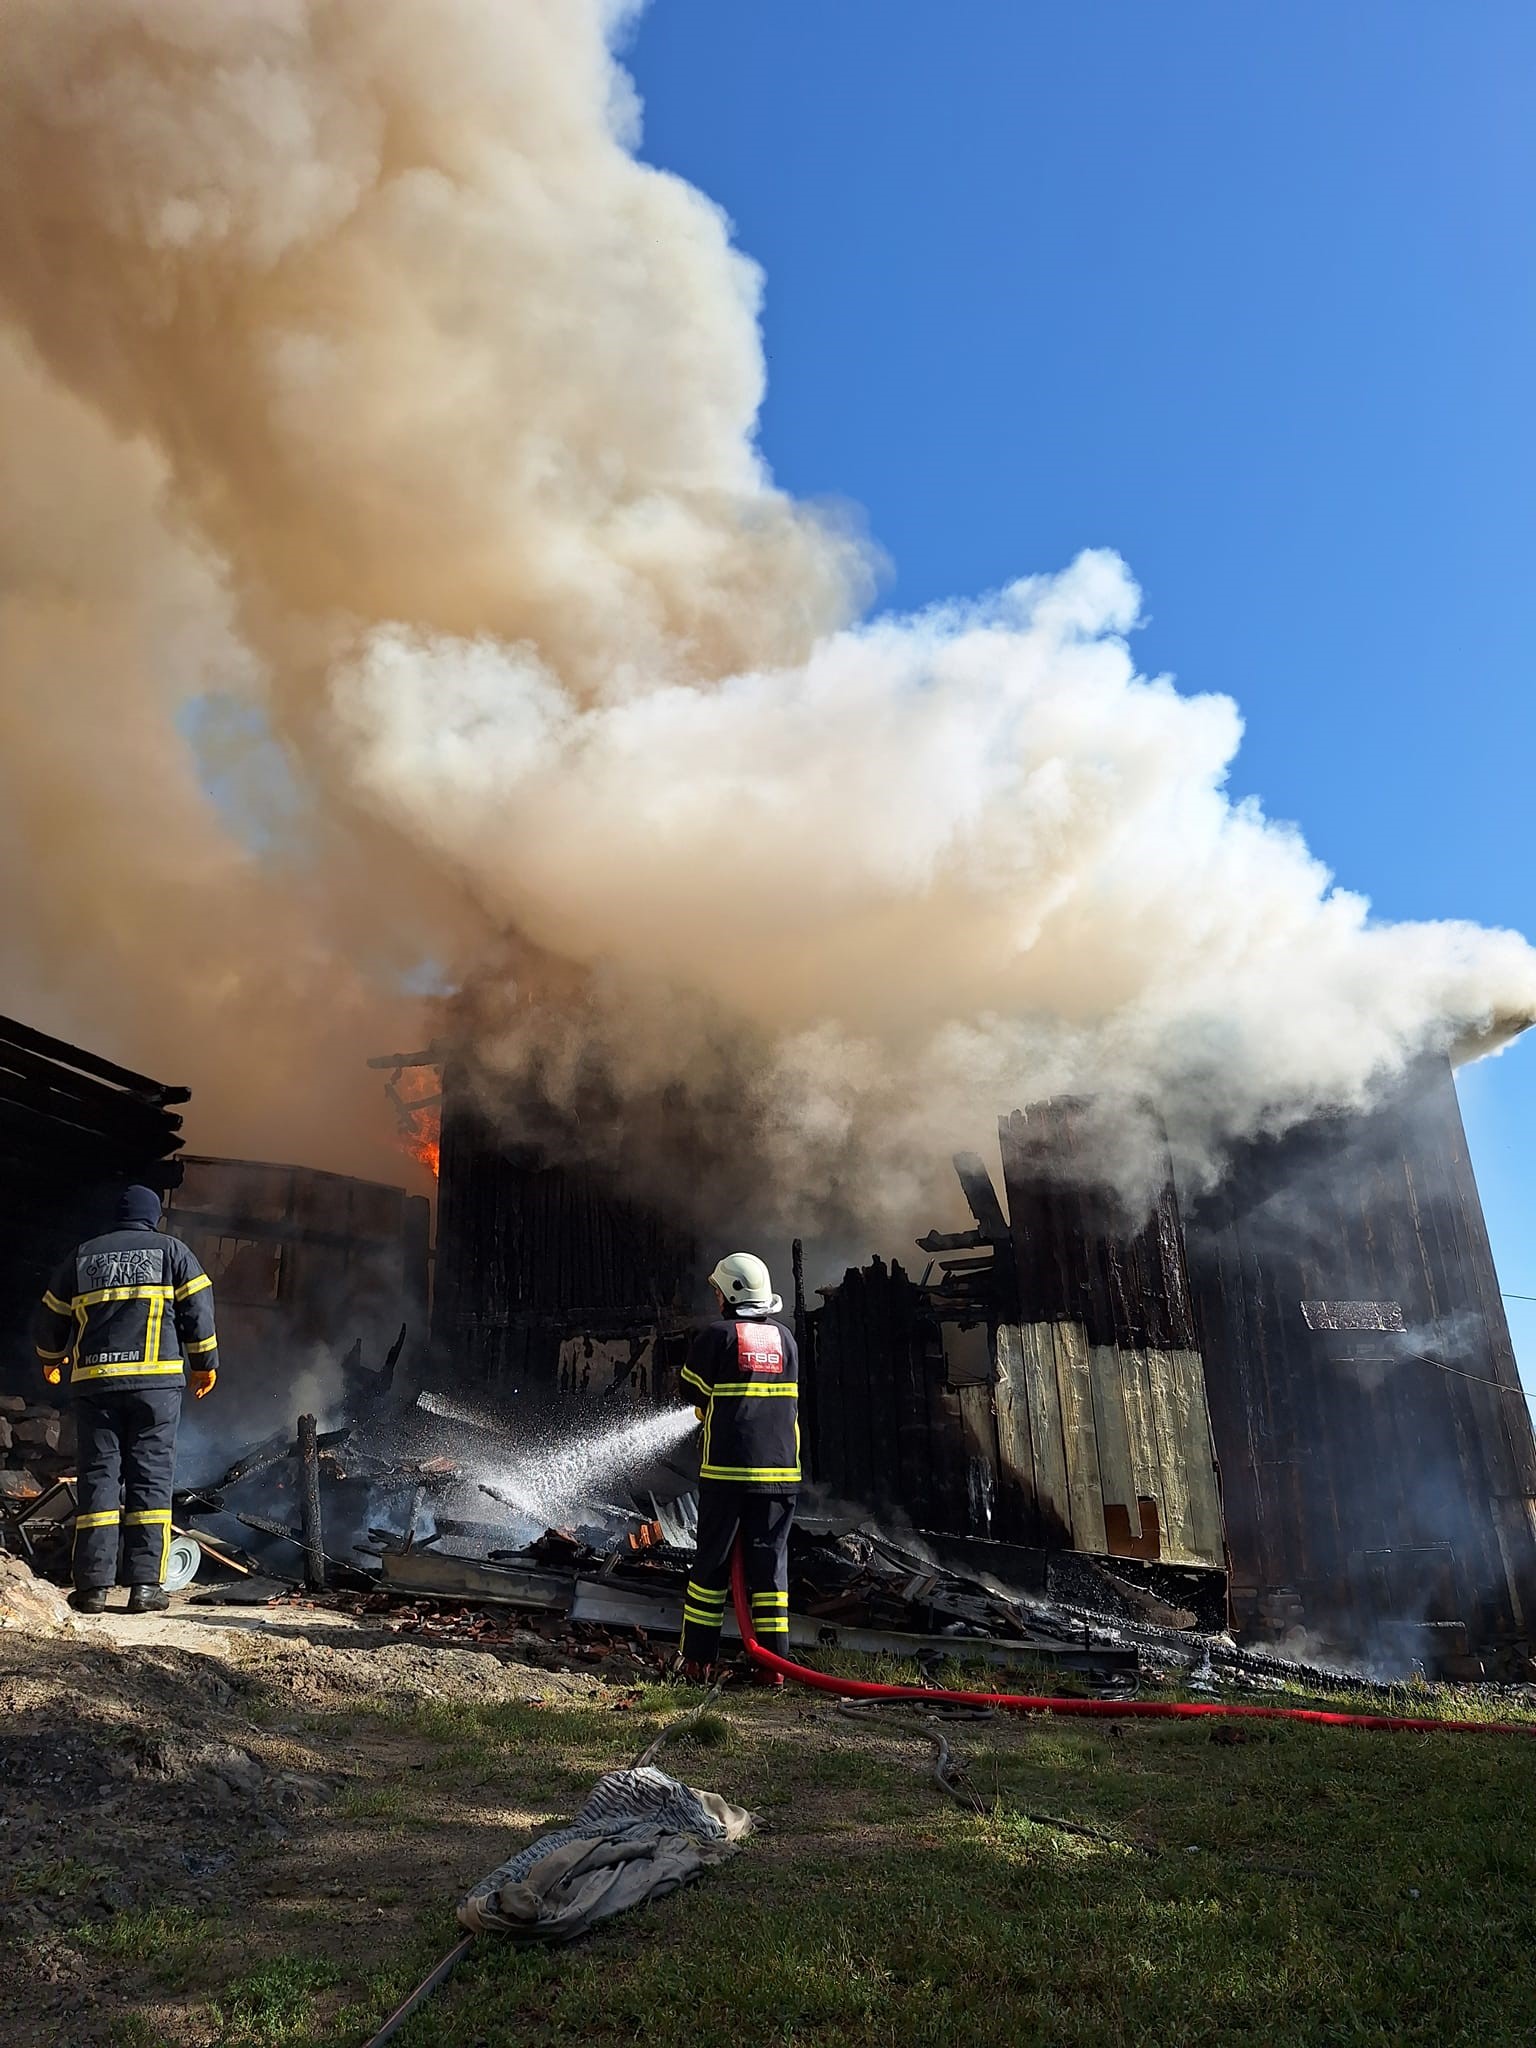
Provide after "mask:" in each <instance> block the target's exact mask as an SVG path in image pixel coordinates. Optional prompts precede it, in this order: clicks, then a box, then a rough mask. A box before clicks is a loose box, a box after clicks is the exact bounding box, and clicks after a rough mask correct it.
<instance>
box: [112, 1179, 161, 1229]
mask: <svg viewBox="0 0 1536 2048" xmlns="http://www.w3.org/2000/svg"><path fill="white" fill-rule="evenodd" d="M164 1206H165V1204H164V1203H163V1202H162V1201H161V1199H160V1197H159V1196H158V1195H157V1194H156V1193H155V1191H154V1189H153V1188H140V1187H134V1188H124V1189H123V1192H122V1193H121V1194H120V1195H119V1196H118V1198H117V1222H118V1228H119V1229H122V1230H130V1229H132V1227H133V1225H134V1224H135V1223H140V1224H143V1223H147V1224H149V1225H150V1227H151V1228H153V1227H154V1225H155V1224H157V1223H158V1222H159V1221H160V1211H161V1210H162V1209H163V1208H164Z"/></svg>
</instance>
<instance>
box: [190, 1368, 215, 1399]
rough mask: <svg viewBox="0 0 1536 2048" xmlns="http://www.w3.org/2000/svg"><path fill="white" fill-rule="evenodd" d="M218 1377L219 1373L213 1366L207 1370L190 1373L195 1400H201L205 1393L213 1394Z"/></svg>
mask: <svg viewBox="0 0 1536 2048" xmlns="http://www.w3.org/2000/svg"><path fill="white" fill-rule="evenodd" d="M217 1378H218V1374H217V1373H216V1372H215V1371H214V1370H213V1368H212V1367H211V1366H210V1367H209V1369H208V1371H207V1372H193V1373H188V1375H187V1379H188V1381H189V1383H190V1385H191V1388H192V1398H193V1400H194V1401H201V1399H202V1398H203V1396H204V1394H211V1393H212V1392H213V1383H214V1381H215V1380H216V1379H217Z"/></svg>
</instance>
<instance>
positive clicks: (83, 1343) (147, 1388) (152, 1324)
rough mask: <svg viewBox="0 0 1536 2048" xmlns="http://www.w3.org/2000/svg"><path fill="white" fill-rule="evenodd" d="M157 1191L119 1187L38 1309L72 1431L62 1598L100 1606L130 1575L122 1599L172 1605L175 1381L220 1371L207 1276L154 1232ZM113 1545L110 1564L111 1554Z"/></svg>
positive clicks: (197, 1389) (49, 1372)
mask: <svg viewBox="0 0 1536 2048" xmlns="http://www.w3.org/2000/svg"><path fill="white" fill-rule="evenodd" d="M159 1224H160V1197H159V1196H158V1195H157V1194H156V1193H155V1192H154V1190H153V1189H152V1188H139V1187H134V1188H128V1189H125V1191H124V1192H123V1194H122V1195H121V1196H120V1197H119V1199H118V1205H117V1228H116V1229H115V1230H109V1231H108V1232H107V1233H106V1234H105V1235H104V1236H102V1237H93V1238H89V1239H87V1241H86V1242H85V1243H84V1244H82V1245H81V1246H80V1247H79V1248H78V1249H77V1250H76V1251H74V1252H72V1253H71V1254H70V1256H69V1257H68V1258H67V1259H66V1260H65V1261H64V1263H63V1265H62V1266H60V1268H59V1270H58V1272H57V1273H55V1275H54V1276H53V1282H52V1285H51V1286H50V1287H49V1289H48V1292H47V1293H46V1294H45V1295H44V1296H43V1300H42V1306H41V1307H40V1308H39V1310H38V1313H37V1355H38V1357H39V1358H40V1359H41V1360H42V1363H43V1372H44V1375H45V1376H46V1377H47V1379H49V1380H50V1381H51V1382H52V1383H53V1385H54V1386H57V1385H58V1384H59V1382H60V1381H61V1379H62V1378H63V1376H64V1372H65V1369H66V1368H67V1369H68V1372H69V1390H70V1393H71V1394H72V1395H73V1396H74V1402H75V1421H76V1426H77V1430H78V1436H79V1452H78V1457H79V1476H78V1484H77V1491H78V1495H79V1512H78V1513H77V1515H76V1517H75V1550H74V1581H75V1590H74V1592H73V1594H72V1595H71V1596H70V1605H71V1606H72V1607H75V1608H78V1609H79V1611H80V1612H81V1613H82V1614H100V1613H101V1612H102V1610H103V1609H104V1608H105V1606H106V1604H107V1592H108V1589H109V1588H110V1587H111V1586H112V1585H114V1584H115V1583H116V1582H117V1579H118V1574H119V1570H120V1569H121V1573H122V1581H123V1583H124V1584H125V1585H126V1586H127V1587H128V1612H129V1613H130V1614H148V1613H150V1612H152V1611H154V1610H156V1609H158V1608H161V1607H166V1606H169V1604H170V1600H169V1596H168V1595H167V1594H166V1593H165V1592H164V1591H163V1590H162V1588H161V1585H160V1581H161V1580H162V1579H163V1578H164V1576H165V1561H166V1557H167V1555H168V1553H169V1551H170V1547H171V1482H172V1478H173V1476H174V1473H175V1467H176V1424H177V1422H178V1420H179V1419H180V1415H181V1394H182V1388H183V1387H184V1386H185V1385H187V1384H188V1382H190V1384H191V1387H192V1391H193V1393H194V1395H195V1396H196V1397H197V1399H198V1400H201V1399H202V1397H203V1396H204V1394H206V1393H208V1392H209V1391H210V1390H211V1389H212V1387H213V1383H214V1381H215V1379H216V1378H217V1377H218V1363H219V1352H218V1339H217V1338H216V1337H215V1335H214V1332H213V1283H212V1282H211V1281H210V1280H209V1278H208V1275H207V1274H206V1273H205V1272H204V1271H203V1269H202V1267H201V1266H200V1265H199V1264H198V1262H197V1260H196V1258H195V1257H194V1256H193V1254H192V1252H191V1251H190V1250H189V1248H188V1247H187V1246H186V1245H184V1244H183V1243H182V1241H181V1239H180V1238H179V1237H169V1236H165V1235H163V1234H162V1233H161V1231H160V1228H159ZM119 1547H121V1565H119Z"/></svg>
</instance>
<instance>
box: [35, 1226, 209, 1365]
mask: <svg viewBox="0 0 1536 2048" xmlns="http://www.w3.org/2000/svg"><path fill="white" fill-rule="evenodd" d="M36 1343H37V1355H38V1357H39V1358H40V1359H41V1360H42V1361H43V1364H44V1365H46V1366H60V1367H62V1366H63V1365H64V1364H65V1362H66V1360H67V1361H68V1364H69V1374H68V1381H69V1385H70V1387H71V1388H72V1389H73V1391H74V1392H75V1393H77V1394H91V1395H95V1394H103V1393H113V1392H117V1393H134V1392H141V1391H143V1390H144V1389H146V1388H150V1387H168V1388H169V1387H180V1386H184V1385H185V1384H186V1374H187V1372H188V1371H192V1372H207V1371H210V1370H217V1368H218V1363H219V1350H218V1344H219V1340H218V1338H217V1337H216V1336H215V1335H214V1333H213V1283H212V1281H210V1279H209V1278H208V1275H207V1274H206V1273H205V1272H204V1271H203V1269H202V1267H201V1266H200V1265H199V1264H198V1262H197V1260H196V1258H195V1257H194V1255H193V1253H192V1252H191V1250H190V1249H189V1248H188V1247H187V1246H186V1245H184V1244H183V1243H182V1241H181V1239H180V1238H179V1237H168V1236H166V1235H164V1234H163V1233H162V1232H161V1231H158V1230H155V1229H153V1228H151V1227H150V1226H149V1225H147V1224H145V1225H137V1226H129V1227H127V1228H124V1229H120V1230H109V1231H108V1232H107V1233H106V1235H105V1236H104V1237H93V1238H89V1239H87V1241H86V1242H85V1243H84V1244H83V1245H81V1246H80V1247H79V1248H78V1249H77V1250H76V1251H74V1252H72V1253H71V1254H70V1256H69V1257H68V1258H67V1259H66V1260H65V1261H64V1263H63V1265H62V1266H60V1268H59V1270H58V1271H57V1272H56V1273H55V1274H54V1276H53V1281H52V1284H51V1285H50V1287H49V1289H48V1292H47V1293H46V1294H45V1295H44V1296H43V1300H42V1305H41V1307H40V1308H39V1309H38V1311H37V1322H36Z"/></svg>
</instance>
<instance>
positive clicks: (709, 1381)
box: [682, 1252, 800, 1685]
mask: <svg viewBox="0 0 1536 2048" xmlns="http://www.w3.org/2000/svg"><path fill="white" fill-rule="evenodd" d="M709 1284H710V1286H711V1287H712V1288H713V1289H714V1291H715V1299H716V1301H717V1302H718V1303H719V1307H720V1313H719V1315H718V1316H717V1317H716V1318H715V1320H714V1321H713V1322H710V1323H707V1324H706V1325H705V1326H704V1328H703V1329H702V1330H701V1331H700V1332H699V1334H698V1335H697V1336H696V1337H695V1338H694V1340H693V1346H692V1348H691V1350H690V1351H689V1354H688V1363H687V1364H686V1365H685V1366H684V1367H683V1372H682V1379H683V1384H684V1386H685V1387H687V1388H688V1389H689V1391H690V1392H691V1393H693V1394H694V1395H696V1396H697V1397H698V1399H699V1401H700V1402H701V1404H702V1405H701V1407H700V1409H699V1411H698V1412H699V1416H700V1419H701V1420H702V1422H703V1424H704V1437H703V1445H702V1449H701V1453H700V1458H699V1536H698V1549H697V1552H696V1554H695V1557H694V1562H693V1576H692V1578H690V1579H689V1581H688V1591H687V1594H686V1595H685V1597H684V1601H683V1643H682V1666H683V1676H684V1677H685V1678H687V1679H689V1680H692V1681H696V1682H700V1681H707V1680H708V1679H709V1677H710V1675H711V1666H712V1665H713V1664H714V1661H715V1657H716V1655H717V1653H718V1650H719V1647H720V1625H721V1623H722V1622H723V1621H724V1619H725V1603H726V1598H727V1595H728V1592H729V1588H730V1582H731V1553H732V1551H733V1550H734V1549H735V1547H736V1540H737V1537H738V1536H740V1538H741V1544H742V1550H743V1553H744V1559H743V1561H744V1563H745V1565H746V1575H747V1590H748V1592H749V1594H750V1595H751V1602H752V1625H753V1627H754V1629H755V1630H756V1632H757V1635H758V1637H759V1639H760V1640H761V1642H762V1644H763V1646H764V1648H765V1649H769V1650H777V1651H779V1652H780V1653H781V1654H782V1652H783V1650H784V1648H785V1646H786V1644H787V1642H788V1639H789V1531H790V1525H791V1524H792V1522H793V1521H794V1519H795V1495H796V1492H797V1490H798V1488H799V1485H800V1421H799V1407H800V1402H799V1392H800V1387H799V1380H800V1355H799V1352H798V1351H797V1350H796V1348H795V1339H794V1333H793V1331H792V1330H791V1329H790V1327H789V1325H788V1324H787V1323H785V1322H784V1321H782V1320H781V1319H780V1316H779V1311H780V1309H781V1308H782V1307H783V1306H784V1304H783V1302H782V1301H780V1299H779V1297H778V1296H777V1295H776V1294H775V1293H774V1292H773V1283H772V1280H771V1278H770V1276H769V1272H768V1268H767V1267H766V1266H765V1265H764V1264H763V1262H762V1260H761V1259H758V1258H754V1257H753V1256H752V1254H751V1253H750V1252H733V1253H732V1254H731V1256H730V1257H729V1258H725V1259H722V1260H721V1261H720V1263H719V1265H718V1266H716V1268H715V1270H714V1272H713V1273H711V1275H710V1276H709ZM753 1676H754V1677H755V1678H758V1679H759V1680H760V1681H761V1682H762V1683H764V1684H768V1685H782V1684H783V1683H784V1681H783V1679H782V1678H781V1677H780V1676H779V1675H778V1674H777V1673H774V1674H773V1675H772V1676H767V1675H765V1674H764V1673H763V1671H762V1669H761V1667H760V1666H754V1668H753Z"/></svg>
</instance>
